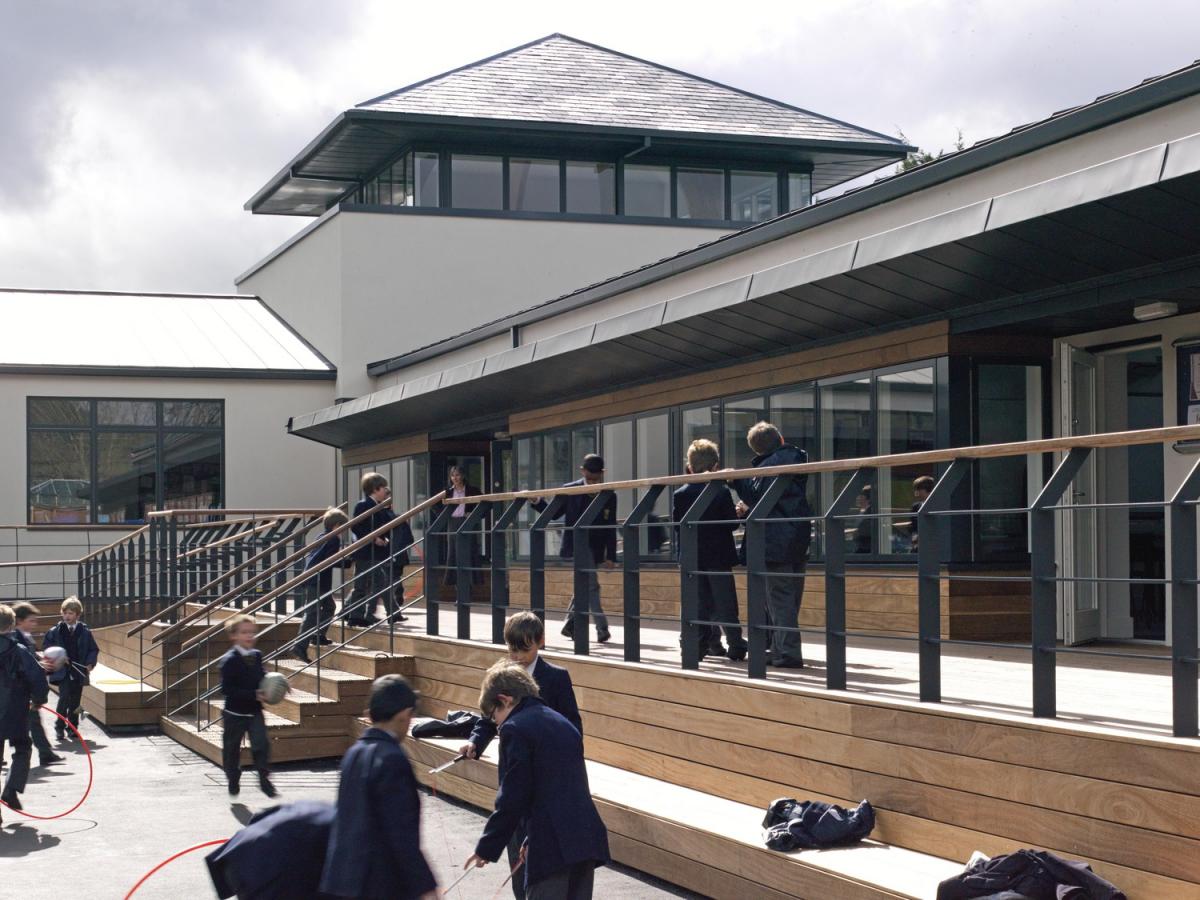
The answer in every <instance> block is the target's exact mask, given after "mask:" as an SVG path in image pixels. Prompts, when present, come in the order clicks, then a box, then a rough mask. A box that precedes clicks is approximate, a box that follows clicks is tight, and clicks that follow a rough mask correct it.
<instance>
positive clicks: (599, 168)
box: [567, 160, 617, 216]
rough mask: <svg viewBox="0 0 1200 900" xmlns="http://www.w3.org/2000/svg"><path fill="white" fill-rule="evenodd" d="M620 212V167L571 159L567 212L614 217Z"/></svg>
mask: <svg viewBox="0 0 1200 900" xmlns="http://www.w3.org/2000/svg"><path fill="white" fill-rule="evenodd" d="M616 211H617V168H616V166H614V165H612V164H611V163H593V162H578V161H575V160H567V212H569V213H588V214H592V215H603V216H611V215H613V214H614V213H616Z"/></svg>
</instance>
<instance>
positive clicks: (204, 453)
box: [162, 431, 222, 509]
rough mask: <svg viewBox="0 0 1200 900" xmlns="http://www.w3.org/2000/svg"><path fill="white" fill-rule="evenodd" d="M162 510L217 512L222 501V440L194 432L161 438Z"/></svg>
mask: <svg viewBox="0 0 1200 900" xmlns="http://www.w3.org/2000/svg"><path fill="white" fill-rule="evenodd" d="M162 471H163V500H162V505H163V508H164V509H216V508H218V507H219V506H220V498H221V474H222V473H221V436H220V435H216V434H203V433H200V432H195V431H183V432H179V431H176V432H168V433H166V434H164V435H163V462H162Z"/></svg>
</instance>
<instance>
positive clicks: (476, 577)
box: [442, 466, 483, 585]
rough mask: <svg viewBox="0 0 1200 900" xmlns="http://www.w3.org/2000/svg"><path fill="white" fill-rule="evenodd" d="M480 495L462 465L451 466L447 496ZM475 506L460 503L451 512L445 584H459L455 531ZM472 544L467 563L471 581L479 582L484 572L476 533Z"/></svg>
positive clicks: (447, 540) (472, 537)
mask: <svg viewBox="0 0 1200 900" xmlns="http://www.w3.org/2000/svg"><path fill="white" fill-rule="evenodd" d="M478 496H479V488H477V487H475V486H474V485H472V484H470V483H469V482H468V481H467V472H466V470H465V469H464V468H463V467H462V466H451V467H450V483H449V484H447V485H446V497H447V498H450V497H453V498H455V499H457V500H462V499H464V498H466V497H478ZM474 507H475V504H474V503H458V504H455V506H454V512H452V513H450V526H451V527H450V530H449V531H448V532H447V533H446V544H447V547H446V572H445V575H444V577H443V579H442V581H443V583H444V584H448V585H455V584H458V540H457V539H456V538H455V532H457V531H458V529H459V528H461V527H462V525H463V522H464V521H465V520H466V518H467V516H468V515H470V514H471V510H472V509H473V508H474ZM470 545H471V556H470V562H468V563H467V565H469V566H470V567H471V582H472V583H473V584H479V583H480V582H481V581H482V580H483V578H482V577H481V576H482V574H483V573H482V572H480V571H479V565H480V560H481V558H482V557H481V556H480V554H479V541H478V539H477V537H476V536H475V535H471V539H470Z"/></svg>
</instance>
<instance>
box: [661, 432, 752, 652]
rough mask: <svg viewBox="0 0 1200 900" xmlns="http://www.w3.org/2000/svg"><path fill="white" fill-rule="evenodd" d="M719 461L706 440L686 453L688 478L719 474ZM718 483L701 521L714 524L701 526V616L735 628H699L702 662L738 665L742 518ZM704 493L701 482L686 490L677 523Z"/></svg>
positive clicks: (675, 505) (679, 497) (676, 505)
mask: <svg viewBox="0 0 1200 900" xmlns="http://www.w3.org/2000/svg"><path fill="white" fill-rule="evenodd" d="M720 460H721V455H720V450H719V449H718V447H717V445H716V444H715V443H713V442H712V441H709V440H705V439H703V438H701V439H700V440H696V441H692V443H691V444H690V445H689V446H688V448H687V472H688V474H689V475H693V474H698V473H700V472H712V471H715V470H716V468H717V465H718V464H719V463H720ZM716 483H717V484H719V485H720V486H721V492H720V493H719V494H718V495H717V497H716V499H714V500H713V502H712V503H711V504H710V505H709V507H708V509H706V510H705V511H704V515H703V516H701V517H700V520H701V521H702V522H704V521H713V522H714V524H712V525H699V526H697V528H698V529H699V534H698V535H697V541H698V543H699V551H700V552H699V559H700V568H701V569H703V570H704V571H705V573H706V574H703V575H697V576H696V580H697V586H698V588H699V594H700V608H699V614H700V619H701V620H703V621H706V622H729V623H731V624H729V625H724V626H720V627H718V626H715V625H701V626H699V628H700V657H701V659H703V658H704V657H705V656H728V657H729V658H730V659H732V660H734V661H737V660H742V659H745V658H746V639H745V638H744V637H742V628H741V623H740V622H739V621H738V604H737V586H736V585H735V584H734V581H733V567H734V566H736V565H737V563H738V552H737V545H736V544H735V543H734V540H733V533H734V532H735V531H737V528H738V525H737V512H736V507H735V506H734V504H733V495H732V494H731V493H730V492H729V487H728V485H726V484H725V482H723V481H718V482H716ZM704 487H705V486H704V485H703V484H700V483H698V482H696V483H692V484H685V485H684V486H683V487H681V488H679V490H677V491H676V492H675V495H674V497H673V498H672V500H673V502H672V510H671V512H672V517H673V518H674V520H675V522H676V523H679V522H681V521H682V520H683V517H684V515H685V514H686V513H687V511H688V510H689V509H691V508H692V504H693V503H695V502H696V498H697V497H699V496H700V493H701V491H703V490H704ZM722 628H723V629H724V631H725V639H726V640H727V641H728V642H729V648H728V649H726V648H725V646H724V645H723V644H722V643H721V630H722Z"/></svg>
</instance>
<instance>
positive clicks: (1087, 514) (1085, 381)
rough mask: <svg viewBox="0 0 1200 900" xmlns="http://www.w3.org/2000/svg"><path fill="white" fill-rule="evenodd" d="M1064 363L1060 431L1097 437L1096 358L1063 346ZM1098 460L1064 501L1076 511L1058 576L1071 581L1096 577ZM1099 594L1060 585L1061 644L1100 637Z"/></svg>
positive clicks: (1082, 586) (1065, 519)
mask: <svg viewBox="0 0 1200 900" xmlns="http://www.w3.org/2000/svg"><path fill="white" fill-rule="evenodd" d="M1066 349H1067V350H1068V352H1067V353H1066V354H1064V357H1063V365H1062V410H1063V421H1062V431H1061V433H1062V434H1064V435H1081V434H1095V433H1096V429H1097V414H1096V409H1097V404H1096V376H1097V367H1096V357H1094V356H1092V354H1090V353H1085V352H1083V351H1082V350H1076V349H1075V348H1073V347H1071V348H1066ZM1096 481H1097V479H1096V456H1095V453H1094V452H1093V454H1092V455H1091V456H1090V457H1089V458H1088V461H1087V463H1086V464H1085V465H1084V466H1083V468H1082V469H1080V470H1079V474H1078V475H1076V476H1075V481H1074V482H1073V483H1072V484H1071V487H1070V489H1069V491H1068V492H1067V494H1066V496H1065V497H1064V498H1063V499H1064V501H1065V503H1064V505H1076V506H1079V507H1081V508H1080V509H1077V510H1072V511H1069V512H1064V513H1063V514H1062V520H1061V521H1062V541H1061V544H1060V546H1061V548H1062V554H1061V558H1062V569H1061V571H1062V573H1063V575H1065V576H1067V577H1069V578H1073V579H1089V578H1095V577H1096V576H1097V574H1098V573H1099V560H1098V558H1097V552H1096V546H1097V531H1096V526H1097V522H1098V515H1097V510H1096V509H1094V508H1086V507H1088V505H1089V504H1093V503H1096V502H1097V500H1098V495H1097V490H1096ZM1101 619H1102V616H1101V610H1100V591H1099V586H1098V585H1097V583H1096V582H1095V581H1086V580H1074V581H1064V582H1062V583H1061V584H1060V587H1059V637H1060V638H1061V639H1062V641H1063V642H1064V643H1065V644H1068V645H1073V644H1084V643H1087V642H1088V641H1094V640H1096V639H1097V638H1099V637H1100V631H1101Z"/></svg>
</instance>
